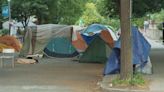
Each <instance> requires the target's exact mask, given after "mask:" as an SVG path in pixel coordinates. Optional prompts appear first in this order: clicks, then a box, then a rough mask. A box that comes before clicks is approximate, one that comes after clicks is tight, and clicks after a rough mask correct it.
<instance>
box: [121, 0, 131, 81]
mask: <svg viewBox="0 0 164 92" xmlns="http://www.w3.org/2000/svg"><path fill="white" fill-rule="evenodd" d="M120 4H121V14H120V15H121V16H120V17H121V70H120V71H121V79H123V80H127V79H131V78H132V75H133V64H132V47H131V43H132V42H131V20H130V16H131V5H130V4H131V0H121V3H120Z"/></svg>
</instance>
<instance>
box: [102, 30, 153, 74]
mask: <svg viewBox="0 0 164 92" xmlns="http://www.w3.org/2000/svg"><path fill="white" fill-rule="evenodd" d="M120 46H121V40H120V39H119V40H118V41H117V42H116V43H115V46H114V48H113V50H112V53H111V54H110V56H109V58H108V61H107V63H106V66H105V69H104V75H107V74H115V73H119V71H120ZM150 49H151V45H150V44H149V43H148V42H147V40H146V39H145V38H144V37H143V35H142V34H141V33H140V32H139V30H138V28H137V27H132V53H133V55H132V56H133V57H132V61H133V64H134V65H137V64H139V65H140V67H144V65H145V64H146V63H147V60H148V57H149V52H150Z"/></svg>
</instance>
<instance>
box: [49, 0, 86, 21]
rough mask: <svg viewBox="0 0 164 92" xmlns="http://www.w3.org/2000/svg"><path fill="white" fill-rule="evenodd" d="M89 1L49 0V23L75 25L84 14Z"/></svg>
mask: <svg viewBox="0 0 164 92" xmlns="http://www.w3.org/2000/svg"><path fill="white" fill-rule="evenodd" d="M86 1H87V0H47V2H46V4H47V6H48V8H49V12H50V15H49V22H51V23H56V24H59V23H60V24H74V23H75V22H76V21H77V20H78V19H79V17H80V16H81V14H82V11H83V7H84V5H85V2H86Z"/></svg>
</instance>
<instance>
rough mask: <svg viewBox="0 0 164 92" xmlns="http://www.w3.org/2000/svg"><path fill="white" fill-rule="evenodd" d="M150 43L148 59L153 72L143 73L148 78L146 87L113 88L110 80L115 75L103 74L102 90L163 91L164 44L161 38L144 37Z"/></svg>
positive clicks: (122, 91) (117, 91)
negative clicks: (149, 73) (148, 81)
mask: <svg viewBox="0 0 164 92" xmlns="http://www.w3.org/2000/svg"><path fill="white" fill-rule="evenodd" d="M145 38H146V39H147V41H148V42H149V43H150V44H151V52H150V59H151V62H152V65H153V74H152V75H144V77H145V78H147V79H148V80H150V83H149V85H148V88H147V89H129V88H127V89H124V88H120V89H119V88H113V87H112V84H111V80H112V79H113V78H116V76H117V75H107V76H104V77H103V79H102V81H101V82H99V85H100V86H101V88H102V89H103V92H164V72H163V70H164V45H163V43H162V41H161V40H152V39H149V38H148V37H145Z"/></svg>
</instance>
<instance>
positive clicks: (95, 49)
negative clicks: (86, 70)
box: [79, 36, 110, 63]
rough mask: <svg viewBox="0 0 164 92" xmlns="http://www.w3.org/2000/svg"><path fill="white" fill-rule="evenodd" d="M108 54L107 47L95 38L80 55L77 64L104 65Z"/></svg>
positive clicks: (102, 41) (108, 49) (98, 37)
mask: <svg viewBox="0 0 164 92" xmlns="http://www.w3.org/2000/svg"><path fill="white" fill-rule="evenodd" d="M109 53H110V48H109V46H108V45H107V44H106V43H105V42H104V40H102V39H101V38H100V36H96V37H95V38H94V39H93V40H92V42H91V43H90V45H89V47H88V48H87V49H86V51H85V52H83V53H81V56H80V58H79V62H82V63H105V62H106V61H107V58H108V56H109Z"/></svg>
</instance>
